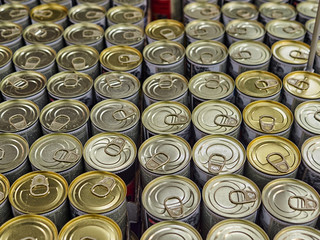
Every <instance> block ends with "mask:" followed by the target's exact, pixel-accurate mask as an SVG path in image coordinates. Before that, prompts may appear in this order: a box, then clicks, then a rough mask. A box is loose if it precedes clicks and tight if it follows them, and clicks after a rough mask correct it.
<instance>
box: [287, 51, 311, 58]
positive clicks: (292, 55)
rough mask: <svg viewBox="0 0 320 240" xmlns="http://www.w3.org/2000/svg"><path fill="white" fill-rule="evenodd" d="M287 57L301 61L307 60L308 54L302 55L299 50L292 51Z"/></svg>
mask: <svg viewBox="0 0 320 240" xmlns="http://www.w3.org/2000/svg"><path fill="white" fill-rule="evenodd" d="M289 56H290V57H292V58H294V59H301V60H308V57H309V54H308V53H303V52H301V51H299V50H292V51H291V52H290V53H289Z"/></svg>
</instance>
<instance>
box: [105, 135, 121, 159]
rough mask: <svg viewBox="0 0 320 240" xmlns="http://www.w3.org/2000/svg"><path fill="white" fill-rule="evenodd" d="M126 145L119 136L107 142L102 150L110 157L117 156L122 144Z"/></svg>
mask: <svg viewBox="0 0 320 240" xmlns="http://www.w3.org/2000/svg"><path fill="white" fill-rule="evenodd" d="M125 145H126V141H125V140H124V139H123V138H121V137H118V138H115V139H113V140H112V141H111V142H109V143H108V144H107V145H106V147H105V148H104V152H105V153H106V154H107V155H109V156H112V157H115V156H118V155H119V154H120V153H121V152H122V151H123V148H124V146H125Z"/></svg>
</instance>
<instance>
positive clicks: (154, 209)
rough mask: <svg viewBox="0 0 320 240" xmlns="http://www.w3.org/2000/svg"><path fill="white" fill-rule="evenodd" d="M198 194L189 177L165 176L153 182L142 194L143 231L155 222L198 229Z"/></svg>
mask: <svg viewBox="0 0 320 240" xmlns="http://www.w3.org/2000/svg"><path fill="white" fill-rule="evenodd" d="M200 202H201V193H200V191H199V188H198V187H197V185H196V184H195V183H194V182H193V181H191V180H190V179H189V178H186V177H183V176H178V175H167V176H162V177H158V178H156V179H154V180H153V181H151V182H150V183H149V184H148V185H147V186H146V187H145V188H144V189H143V192H142V195H141V204H142V216H141V217H142V222H143V224H144V226H145V227H146V228H149V227H151V226H152V225H154V224H155V223H157V222H162V221H167V220H178V221H180V222H184V223H188V224H190V225H191V226H192V227H194V228H197V227H198V225H199V222H200Z"/></svg>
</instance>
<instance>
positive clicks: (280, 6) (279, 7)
mask: <svg viewBox="0 0 320 240" xmlns="http://www.w3.org/2000/svg"><path fill="white" fill-rule="evenodd" d="M259 12H260V16H259V20H260V22H261V23H263V24H266V23H268V22H269V21H271V20H274V19H281V20H295V19H296V16H297V11H296V9H295V7H294V6H292V5H291V4H289V3H281V2H280V3H279V2H266V3H264V4H262V5H261V6H260V7H259Z"/></svg>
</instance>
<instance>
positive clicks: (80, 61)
mask: <svg viewBox="0 0 320 240" xmlns="http://www.w3.org/2000/svg"><path fill="white" fill-rule="evenodd" d="M71 64H72V66H73V68H74V69H75V70H83V69H84V68H85V67H86V59H85V58H83V57H75V58H73V59H72V60H71Z"/></svg>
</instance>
